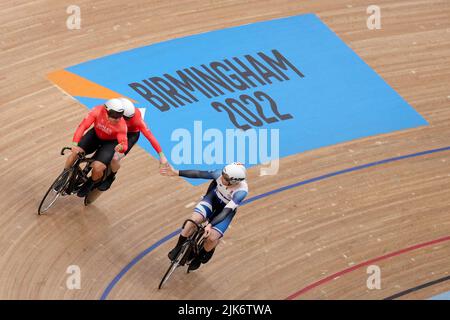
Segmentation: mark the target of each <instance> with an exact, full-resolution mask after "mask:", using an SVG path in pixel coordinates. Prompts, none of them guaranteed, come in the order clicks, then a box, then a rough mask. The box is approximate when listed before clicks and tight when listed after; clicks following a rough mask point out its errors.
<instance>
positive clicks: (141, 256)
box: [100, 146, 450, 300]
mask: <svg viewBox="0 0 450 320" xmlns="http://www.w3.org/2000/svg"><path fill="white" fill-rule="evenodd" d="M447 150H450V146H448V147H444V148H439V149H431V150H426V151H422V152H417V153H412V154H407V155H404V156H399V157H394V158H388V159H384V160H380V161H375V162H371V163H367V164H363V165H360V166H356V167H352V168H348V169H344V170H340V171H335V172H331V173H327V174H324V175H321V176H318V177H315V178H312V179H308V180H304V181H300V182H297V183H294V184H290V185H287V186H284V187H281V188H278V189H275V190H272V191H269V192H266V193H262V194H260V195H257V196H255V197H252V198H250V199H248V200H245V201H244V202H243V203H242V205H245V204H247V203H251V202H253V201H256V200H259V199H262V198H265V197H268V196H270V195H273V194H277V193H280V192H282V191H286V190H289V189H292V188H296V187H299V186H302V185H305V184H309V183H313V182H316V181H320V180H324V179H327V178H331V177H334V176H337V175H341V174H344V173H349V172H353V171H357V170H362V169H366V168H370V167H374V166H378V165H382V164H386V163H390V162H394V161H400V160H404V159H409V158H415V157H420V156H424V155H428V154H432V153H437V152H442V151H447ZM180 231H181V229H178V230H176V231H174V232H172V233H171V234H169V235H167V236H165V237H164V238H162V239H161V240H159V241H157V242H156V243H154V244H153V245H151V246H150V247H148V248H147V249H145V250H144V251H142V252H141V253H140V254H139V255H137V256H136V257H135V258H134V259H133V260H131V262H130V263H128V264H127V265H126V266H125V267H124V268H123V269H122V270H121V271H120V272H119V273H118V274H117V276H115V277H114V279H113V280H112V281H111V282H110V283H109V284H108V286H107V287H106V289H105V291H104V292H103V294H102V296H101V297H100V300H105V299H106V298H107V297H108V295H109V293H110V292H111V290H112V289H113V288H114V286H115V285H116V284H117V283H118V282H119V281H120V279H122V277H123V276H124V275H125V274H126V273H127V272H128V271H129V270H130V269H131V268H132V267H133V266H134V265H135V264H136V263H138V262H139V261H140V260H141V259H142V258H144V257H145V256H146V255H147V254H149V253H150V252H152V251H153V250H155V249H156V248H158V247H159V246H160V245H162V244H163V243H165V242H166V241H168V240H170V239H171V238H173V237H175V236H176V235H177V234H178V233H179V232H180Z"/></svg>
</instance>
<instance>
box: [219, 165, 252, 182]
mask: <svg viewBox="0 0 450 320" xmlns="http://www.w3.org/2000/svg"><path fill="white" fill-rule="evenodd" d="M222 176H223V177H224V179H225V180H226V181H227V182H229V183H230V184H237V183H239V182H241V181H244V180H245V179H246V178H247V170H246V169H245V167H244V165H243V164H242V163H240V162H233V163H230V164H227V165H226V166H225V167H224V168H223V170H222Z"/></svg>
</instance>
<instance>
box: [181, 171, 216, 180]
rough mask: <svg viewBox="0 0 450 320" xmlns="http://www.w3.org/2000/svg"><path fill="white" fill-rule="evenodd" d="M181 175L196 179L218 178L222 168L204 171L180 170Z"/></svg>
mask: <svg viewBox="0 0 450 320" xmlns="http://www.w3.org/2000/svg"><path fill="white" fill-rule="evenodd" d="M178 175H179V176H180V177H186V178H194V179H217V178H218V177H220V175H221V171H220V170H215V171H202V170H179V171H178Z"/></svg>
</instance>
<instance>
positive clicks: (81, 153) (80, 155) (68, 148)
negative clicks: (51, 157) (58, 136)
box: [61, 147, 86, 159]
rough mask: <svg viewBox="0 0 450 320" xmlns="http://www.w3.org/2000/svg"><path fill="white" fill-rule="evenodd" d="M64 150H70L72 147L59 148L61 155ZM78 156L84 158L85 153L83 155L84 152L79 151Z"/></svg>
mask: <svg viewBox="0 0 450 320" xmlns="http://www.w3.org/2000/svg"><path fill="white" fill-rule="evenodd" d="M66 150H72V148H71V147H64V148H62V149H61V155H62V156H63V155H64V154H65V152H66ZM78 157H79V158H80V159H84V158H85V157H86V155H85V153H84V152H80V153H78Z"/></svg>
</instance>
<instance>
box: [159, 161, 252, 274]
mask: <svg viewBox="0 0 450 320" xmlns="http://www.w3.org/2000/svg"><path fill="white" fill-rule="evenodd" d="M161 174H162V175H166V176H181V177H187V178H199V179H211V180H213V181H212V183H211V184H210V186H209V188H208V191H207V192H206V194H205V196H203V199H202V200H201V201H200V202H199V203H198V204H197V205H196V207H195V208H194V213H193V214H192V216H191V219H192V220H194V221H195V222H197V223H203V222H204V221H205V220H208V221H209V223H208V224H207V226H206V227H205V234H204V236H205V243H204V246H203V248H202V250H201V251H200V254H199V255H198V256H197V257H195V258H194V260H192V262H191V264H190V265H189V269H188V270H189V271H192V270H196V269H198V268H199V267H200V265H201V264H202V263H207V262H208V261H209V260H210V259H211V257H212V255H213V253H214V250H215V248H216V246H217V244H218V243H219V239H220V238H221V237H223V235H224V233H225V231H226V230H227V228H228V226H229V225H230V223H231V220H232V219H233V217H234V215H235V214H236V209H237V207H238V206H239V205H240V204H241V203H242V201H243V200H244V199H245V197H246V196H247V194H248V185H247V182H246V178H247V172H246V169H245V167H244V165H243V164H241V163H238V162H233V163H231V164H229V165H226V166H225V167H224V168H223V169H222V170H215V171H199V170H175V169H174V168H173V167H172V166H170V165H169V166H167V167H163V168H161ZM194 228H195V226H194V224H193V223H192V222H188V223H187V224H186V226H185V227H184V229H183V230H182V231H181V234H180V237H179V239H178V242H177V244H176V246H175V248H173V249H172V250H171V251H170V252H169V254H168V256H169V259H171V260H173V259H174V258H175V257H176V255H177V253H178V252H179V250H180V249H181V246H182V245H183V243H184V242H185V241H186V239H187V238H188V237H189V236H190V235H191V234H192V233H193V232H194Z"/></svg>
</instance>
